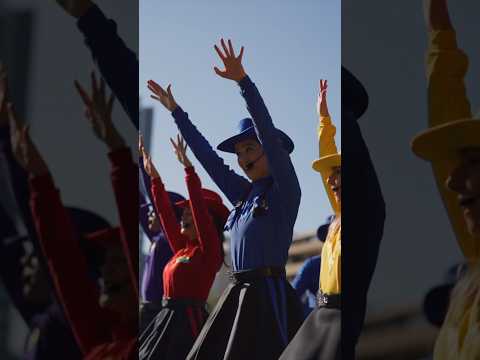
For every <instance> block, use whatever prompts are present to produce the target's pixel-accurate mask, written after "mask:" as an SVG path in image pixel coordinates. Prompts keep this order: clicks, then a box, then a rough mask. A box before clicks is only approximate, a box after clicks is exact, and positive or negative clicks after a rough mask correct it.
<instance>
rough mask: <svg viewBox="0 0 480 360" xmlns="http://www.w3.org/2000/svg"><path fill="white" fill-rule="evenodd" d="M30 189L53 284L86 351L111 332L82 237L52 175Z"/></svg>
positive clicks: (34, 182)
mask: <svg viewBox="0 0 480 360" xmlns="http://www.w3.org/2000/svg"><path fill="white" fill-rule="evenodd" d="M30 189H31V208H32V214H33V218H34V220H35V225H36V229H37V233H38V236H39V240H40V244H41V246H42V250H43V252H44V255H45V257H46V258H47V262H48V267H49V270H50V275H51V276H52V279H53V284H54V286H55V289H56V292H57V295H58V297H59V299H60V302H61V304H62V306H63V308H64V310H65V313H66V315H67V318H68V320H69V322H70V325H71V327H72V330H73V332H74V334H75V338H76V340H77V342H78V344H79V346H80V348H81V350H82V352H83V353H84V354H86V353H88V352H89V351H91V349H92V348H94V347H95V346H97V345H98V344H100V343H103V342H105V341H106V339H108V334H109V329H107V328H106V323H105V322H103V321H101V319H102V318H103V313H102V311H101V309H100V307H99V305H98V290H97V288H96V287H95V284H94V282H93V281H92V280H91V279H90V278H89V277H88V275H87V274H88V270H87V264H86V260H85V258H84V255H83V253H82V250H81V248H80V244H79V241H78V238H76V237H75V235H74V230H73V226H72V223H71V220H70V218H69V216H68V214H67V212H66V210H65V208H64V207H63V205H62V202H61V199H60V194H59V192H58V190H57V189H56V188H55V186H54V184H53V180H52V178H51V177H50V175H46V176H41V177H36V178H34V179H32V180H31V181H30ZM92 324H95V326H92Z"/></svg>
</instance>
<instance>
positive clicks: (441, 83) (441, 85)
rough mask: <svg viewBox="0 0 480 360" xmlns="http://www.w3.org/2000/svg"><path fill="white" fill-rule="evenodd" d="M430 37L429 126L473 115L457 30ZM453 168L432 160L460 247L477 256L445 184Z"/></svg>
mask: <svg viewBox="0 0 480 360" xmlns="http://www.w3.org/2000/svg"><path fill="white" fill-rule="evenodd" d="M429 38H430V43H429V47H428V50H427V82H428V112H429V114H428V123H429V126H430V127H433V126H437V125H441V124H444V123H447V122H450V121H455V120H461V119H466V118H470V117H471V116H472V113H471V110H470V103H469V101H468V99H467V94H466V89H465V83H464V77H465V74H466V72H467V69H468V58H467V56H466V55H465V53H464V52H463V51H461V50H460V49H458V47H457V42H456V38H455V32H454V31H453V30H450V31H445V30H444V31H434V32H431V33H430V34H429ZM453 167H454V164H450V163H448V162H446V161H444V162H440V161H438V162H434V163H432V168H433V173H434V176H435V180H436V183H437V188H438V190H439V192H440V195H441V198H442V200H443V203H444V206H445V208H446V210H447V213H448V217H449V219H450V222H451V224H452V227H453V230H454V232H455V235H456V238H457V241H458V243H459V245H460V248H461V250H462V252H463V254H464V255H465V257H466V258H474V259H478V258H479V257H480V247H479V246H478V245H476V242H475V239H473V237H472V236H471V235H470V234H469V233H468V231H467V228H466V226H465V221H464V218H463V215H462V209H461V208H460V207H459V206H458V203H457V200H456V195H455V194H454V193H453V192H450V191H449V190H448V189H446V187H445V181H446V179H447V178H448V176H449V174H450V173H451V171H452V170H453Z"/></svg>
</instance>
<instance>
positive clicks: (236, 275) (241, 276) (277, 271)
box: [229, 267, 286, 284]
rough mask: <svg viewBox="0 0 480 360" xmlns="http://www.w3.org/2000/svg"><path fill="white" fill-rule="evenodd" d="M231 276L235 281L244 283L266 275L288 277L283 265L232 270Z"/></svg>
mask: <svg viewBox="0 0 480 360" xmlns="http://www.w3.org/2000/svg"><path fill="white" fill-rule="evenodd" d="M229 277H230V280H231V281H232V282H233V283H235V284H242V283H246V282H252V281H255V280H260V279H264V278H266V277H276V278H286V272H285V268H283V267H262V268H257V269H251V270H241V271H230V272H229Z"/></svg>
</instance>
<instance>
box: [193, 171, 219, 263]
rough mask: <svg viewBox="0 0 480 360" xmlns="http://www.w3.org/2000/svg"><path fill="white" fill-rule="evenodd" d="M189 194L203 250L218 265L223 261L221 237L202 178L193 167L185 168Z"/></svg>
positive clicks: (210, 261)
mask: <svg viewBox="0 0 480 360" xmlns="http://www.w3.org/2000/svg"><path fill="white" fill-rule="evenodd" d="M185 173H186V177H185V180H186V183H187V188H188V195H189V198H190V204H191V208H192V215H193V219H194V222H195V227H196V229H197V238H198V242H199V245H200V247H201V249H202V250H203V252H204V253H205V254H206V255H207V257H208V259H209V261H208V264H209V265H212V266H214V267H215V266H216V265H217V264H219V263H220V262H221V258H220V239H219V238H218V233H217V230H216V229H215V225H214V223H213V220H212V217H211V215H210V213H209V211H208V207H207V204H206V202H205V199H204V198H203V196H202V185H201V183H200V178H199V177H198V175H197V174H196V173H195V169H194V168H193V167H188V168H186V169H185Z"/></svg>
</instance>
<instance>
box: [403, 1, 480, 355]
mask: <svg viewBox="0 0 480 360" xmlns="http://www.w3.org/2000/svg"><path fill="white" fill-rule="evenodd" d="M424 5H425V15H426V22H427V26H428V31H429V48H428V52H427V80H428V109H429V117H428V124H429V129H428V130H426V131H424V132H423V133H421V134H419V135H417V136H416V137H415V139H414V140H413V142H412V149H413V151H414V153H415V154H416V155H417V156H419V157H421V158H423V159H425V160H427V161H429V162H430V163H431V165H432V170H433V173H434V176H435V179H436V182H437V186H438V188H439V192H440V195H441V198H442V200H443V203H444V205H445V208H446V210H447V213H448V216H449V219H450V222H451V224H452V227H453V230H454V232H455V235H456V238H457V241H458V244H459V246H460V248H461V250H462V252H463V254H464V256H465V259H466V261H467V264H468V269H467V271H466V274H465V275H464V276H463V277H462V280H460V281H459V283H458V284H457V285H456V286H455V288H454V290H453V292H452V295H451V298H450V305H449V309H448V312H447V315H446V318H445V321H444V323H443V325H442V328H441V330H440V333H439V336H438V338H437V342H436V344H435V351H434V359H436V360H447V359H448V360H450V359H452V360H453V359H455V360H457V359H458V360H467V359H468V360H472V359H480V119H479V118H478V117H472V114H471V110H470V103H469V101H468V99H467V95H466V90H465V84H464V76H465V74H466V72H467V68H468V58H467V56H466V55H465V54H464V53H463V51H461V50H460V49H459V48H458V46H457V42H456V34H455V30H454V29H453V27H452V24H451V21H450V17H449V13H448V6H447V2H446V0H424Z"/></svg>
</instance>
